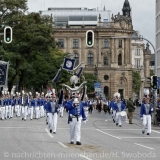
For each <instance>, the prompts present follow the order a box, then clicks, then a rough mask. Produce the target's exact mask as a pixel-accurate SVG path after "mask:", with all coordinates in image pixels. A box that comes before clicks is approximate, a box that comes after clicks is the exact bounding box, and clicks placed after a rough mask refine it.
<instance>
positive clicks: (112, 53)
mask: <svg viewBox="0 0 160 160" xmlns="http://www.w3.org/2000/svg"><path fill="white" fill-rule="evenodd" d="M114 40H115V39H114V38H112V39H111V62H112V63H114V54H115V53H114V52H115V51H114V48H115V47H114Z"/></svg>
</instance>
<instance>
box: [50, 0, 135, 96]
mask: <svg viewBox="0 0 160 160" xmlns="http://www.w3.org/2000/svg"><path fill="white" fill-rule="evenodd" d="M122 11H123V14H122V15H121V14H120V13H118V14H117V15H115V16H114V15H112V16H110V19H111V20H110V21H109V19H108V20H107V21H104V20H102V16H101V14H100V13H99V14H98V16H97V19H98V22H97V24H96V25H93V24H92V25H91V24H84V25H73V24H66V25H65V26H58V25H55V26H54V31H55V39H56V40H57V41H58V43H59V48H60V49H62V51H63V52H64V53H72V54H74V57H75V58H76V59H77V63H79V62H81V61H84V68H85V69H84V71H85V72H87V73H92V74H97V76H98V80H99V81H100V82H101V85H102V87H103V91H104V94H105V95H106V96H107V97H112V96H113V94H114V93H115V92H119V93H121V96H122V98H129V97H132V62H131V60H132V55H131V53H132V52H131V39H129V38H124V37H131V36H132V34H133V26H132V18H131V15H130V12H131V7H130V4H129V2H128V0H125V2H124V6H123V9H122ZM106 12H107V11H106ZM52 16H54V15H53V14H52ZM72 18H73V17H72ZM59 19H60V18H59ZM83 19H84V17H83ZM87 30H93V31H94V46H93V47H91V48H90V47H87V45H86V32H87Z"/></svg>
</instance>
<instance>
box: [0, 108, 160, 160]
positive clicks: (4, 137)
mask: <svg viewBox="0 0 160 160" xmlns="http://www.w3.org/2000/svg"><path fill="white" fill-rule="evenodd" d="M138 110H139V108H137V109H136V113H139V111H138ZM133 121H134V124H128V123H126V122H125V121H123V123H122V127H117V126H116V125H115V124H114V123H113V122H112V118H111V115H108V114H107V115H105V114H103V113H102V114H100V113H98V112H97V111H93V114H92V115H90V116H89V120H88V121H87V123H86V124H84V123H82V139H81V142H82V145H81V146H77V145H75V144H73V145H71V144H69V142H70V141H69V125H68V124H67V113H66V112H65V114H64V117H63V118H60V117H59V118H58V129H57V134H50V133H49V130H48V128H47V125H46V124H45V118H42V119H40V120H35V119H34V120H32V121H31V120H27V121H22V120H21V118H16V117H15V118H13V119H10V120H5V121H0V129H1V132H0V148H1V149H0V159H1V160H2V159H3V160H17V159H25V160H29V159H38V160H44V159H59V160H62V159H65V160H70V159H76V160H103V159H111V160H112V159H113V160H121V159H129V160H134V159H135V160H137V159H140V160H143V159H156V160H157V159H160V152H159V143H160V131H159V130H152V133H151V135H150V136H147V135H146V133H145V134H144V135H142V133H141V127H139V125H140V124H141V123H142V122H141V120H140V119H139V116H138V115H137V114H135V115H134V120H133Z"/></svg>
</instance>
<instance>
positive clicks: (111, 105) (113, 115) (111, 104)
mask: <svg viewBox="0 0 160 160" xmlns="http://www.w3.org/2000/svg"><path fill="white" fill-rule="evenodd" d="M115 103H116V97H113V99H112V101H111V102H110V104H109V106H110V108H111V110H112V118H113V122H114V123H115V122H116V108H115Z"/></svg>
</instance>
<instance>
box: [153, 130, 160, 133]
mask: <svg viewBox="0 0 160 160" xmlns="http://www.w3.org/2000/svg"><path fill="white" fill-rule="evenodd" d="M152 132H155V133H160V132H158V131H155V130H152Z"/></svg>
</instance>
